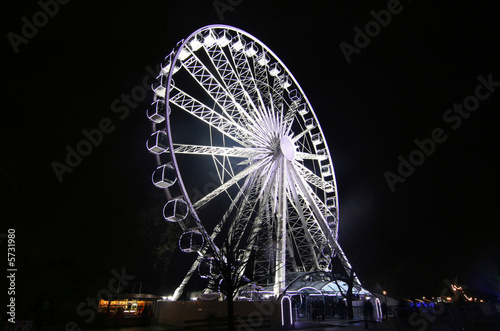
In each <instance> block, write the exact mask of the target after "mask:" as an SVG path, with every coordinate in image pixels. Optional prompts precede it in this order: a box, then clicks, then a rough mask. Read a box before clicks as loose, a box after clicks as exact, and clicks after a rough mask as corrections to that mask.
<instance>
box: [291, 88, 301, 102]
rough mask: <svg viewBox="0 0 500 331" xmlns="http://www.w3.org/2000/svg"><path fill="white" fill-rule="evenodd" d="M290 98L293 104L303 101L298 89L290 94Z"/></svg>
mask: <svg viewBox="0 0 500 331" xmlns="http://www.w3.org/2000/svg"><path fill="white" fill-rule="evenodd" d="M288 96H289V97H290V100H292V101H293V102H297V103H298V102H300V101H301V100H302V96H301V95H300V92H299V91H298V90H297V89H293V90H291V91H290V92H288Z"/></svg>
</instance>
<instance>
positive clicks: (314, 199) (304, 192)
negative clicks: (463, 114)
mask: <svg viewBox="0 0 500 331" xmlns="http://www.w3.org/2000/svg"><path fill="white" fill-rule="evenodd" d="M290 169H291V171H290V174H291V176H292V178H293V180H294V183H295V184H297V186H298V187H299V194H300V195H301V196H302V197H303V199H304V200H305V201H306V202H307V203H308V205H309V207H310V208H311V210H312V213H313V215H314V219H315V220H316V222H317V223H318V225H319V227H320V229H321V231H322V232H323V235H324V236H325V237H326V238H330V237H331V238H333V236H332V233H331V232H332V230H331V229H330V228H329V227H328V225H327V222H326V215H327V214H331V212H330V211H329V210H328V208H326V206H325V205H324V204H323V202H322V201H321V199H320V198H319V197H318V196H317V195H316V194H315V193H314V192H313V190H312V189H311V187H310V186H309V185H308V184H307V183H306V182H305V180H304V179H303V178H302V177H301V176H300V174H299V172H298V171H297V170H296V168H295V167H290ZM332 216H333V215H332Z"/></svg>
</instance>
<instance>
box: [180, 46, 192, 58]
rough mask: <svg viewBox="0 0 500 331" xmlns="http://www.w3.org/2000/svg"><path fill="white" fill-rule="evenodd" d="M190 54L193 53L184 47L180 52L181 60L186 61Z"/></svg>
mask: <svg viewBox="0 0 500 331" xmlns="http://www.w3.org/2000/svg"><path fill="white" fill-rule="evenodd" d="M189 55H191V52H189V51H188V50H187V49H186V47H182V49H181V51H180V53H179V59H180V60H181V61H184V60H185V59H187V58H188V57H189Z"/></svg>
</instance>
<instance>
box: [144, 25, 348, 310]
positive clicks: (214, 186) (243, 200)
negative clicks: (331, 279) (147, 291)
mask: <svg viewBox="0 0 500 331" xmlns="http://www.w3.org/2000/svg"><path fill="white" fill-rule="evenodd" d="M153 90H154V92H155V97H154V102H153V103H152V105H151V108H150V109H148V117H149V119H150V120H151V121H152V128H153V133H152V135H151V137H150V138H149V140H148V142H147V147H148V149H149V150H150V151H151V152H152V153H155V154H156V159H157V162H158V168H157V169H156V170H155V171H154V173H153V176H152V180H153V183H154V185H156V186H157V187H160V188H162V189H164V190H165V192H166V196H167V199H168V201H167V203H166V205H165V207H164V209H163V212H164V217H165V219H166V220H167V221H170V222H177V223H178V224H179V225H180V226H181V227H182V229H183V234H182V236H181V237H180V239H179V245H180V249H181V250H182V251H183V252H186V253H195V252H196V253H197V255H195V256H196V258H195V259H194V262H192V265H191V264H190V266H191V268H190V269H189V270H188V271H187V273H186V276H185V278H184V280H183V281H182V283H181V284H180V285H179V287H178V288H177V290H176V292H175V293H174V296H173V299H174V300H176V299H177V298H178V297H179V296H180V294H181V293H182V291H183V288H184V287H185V285H186V284H187V282H188V281H189V279H190V278H191V276H192V275H193V274H194V273H195V272H196V271H198V272H199V273H200V276H202V277H206V278H211V279H214V278H216V277H217V271H216V268H214V267H213V265H212V264H211V261H212V260H213V257H214V256H217V254H215V253H217V252H218V251H219V250H220V247H221V245H222V243H223V242H224V241H225V242H226V243H227V242H230V244H231V245H233V246H234V250H235V251H237V252H239V253H238V258H239V259H241V260H244V261H249V262H248V263H246V264H245V267H244V269H245V270H241V273H246V274H250V277H249V278H250V280H251V281H252V282H254V283H255V284H259V285H263V286H268V287H271V288H272V289H273V292H274V294H275V295H278V294H279V293H281V292H282V291H283V289H284V288H285V286H286V275H287V273H289V272H298V273H300V272H309V271H321V270H325V271H326V270H329V269H330V268H331V258H332V257H333V256H335V255H336V256H337V257H338V258H339V259H340V261H341V262H342V264H343V266H344V267H345V268H346V269H347V270H349V271H350V270H351V267H350V265H349V262H348V260H347V258H346V256H345V255H344V253H343V251H342V249H341V247H340V246H339V244H338V241H337V239H338V226H339V220H338V215H339V214H338V198H337V186H336V182H335V174H334V169H333V164H332V161H331V157H330V153H329V150H328V145H327V142H326V140H325V136H324V134H323V131H322V129H321V126H320V124H319V121H318V118H317V117H316V115H315V113H314V111H313V108H312V106H311V104H310V103H309V100H308V99H307V97H306V95H305V94H304V92H303V91H302V88H301V87H300V85H299V84H298V83H297V81H296V80H295V78H294V76H293V75H292V74H291V73H290V71H289V70H288V68H287V67H286V66H285V65H284V63H283V62H282V61H281V60H280V59H279V58H278V57H277V56H276V55H275V54H274V53H273V52H272V51H271V50H270V49H269V48H268V47H267V46H266V45H264V44H263V43H262V42H261V41H260V40H258V39H257V38H255V37H254V36H252V35H250V34H249V33H247V32H245V31H242V30H240V29H237V28H234V27H231V26H225V25H210V26H206V27H203V28H201V29H198V30H196V31H195V32H193V33H192V34H191V35H190V36H188V37H187V38H186V39H183V40H181V41H180V42H179V43H178V44H177V46H176V47H175V48H174V49H173V50H172V52H171V53H170V54H169V55H167V57H166V58H165V60H164V61H163V63H162V66H161V72H160V73H159V75H158V77H157V81H156V83H155V84H154V86H153ZM356 280H357V279H356Z"/></svg>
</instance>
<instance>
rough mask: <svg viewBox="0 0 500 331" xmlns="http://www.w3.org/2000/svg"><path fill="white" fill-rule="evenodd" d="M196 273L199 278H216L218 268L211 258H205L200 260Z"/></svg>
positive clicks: (218, 272) (218, 271)
mask: <svg viewBox="0 0 500 331" xmlns="http://www.w3.org/2000/svg"><path fill="white" fill-rule="evenodd" d="M198 273H199V274H200V277H201V278H217V276H218V275H219V274H220V268H219V265H218V264H217V261H216V260H215V259H214V258H213V257H207V258H204V259H203V260H201V262H200V265H199V266H198Z"/></svg>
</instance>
